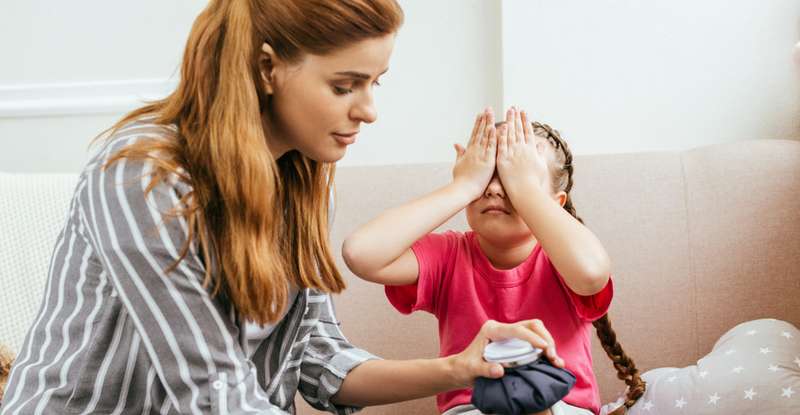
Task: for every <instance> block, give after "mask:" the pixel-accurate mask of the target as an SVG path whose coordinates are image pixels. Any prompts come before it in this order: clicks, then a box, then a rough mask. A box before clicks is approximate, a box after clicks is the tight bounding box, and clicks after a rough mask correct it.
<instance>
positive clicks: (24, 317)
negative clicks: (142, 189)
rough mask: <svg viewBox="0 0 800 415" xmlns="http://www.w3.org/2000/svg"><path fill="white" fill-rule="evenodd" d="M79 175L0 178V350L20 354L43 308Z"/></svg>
mask: <svg viewBox="0 0 800 415" xmlns="http://www.w3.org/2000/svg"><path fill="white" fill-rule="evenodd" d="M76 181H77V175H71V174H8V173H0V195H2V197H0V233H2V234H1V235H0V281H2V289H0V304H2V305H3V307H2V309H3V313H4V314H5V315H4V316H3V318H0V344H5V345H6V346H8V347H9V348H10V349H11V350H12V351H14V352H19V349H20V347H21V346H22V341H23V339H24V337H25V334H26V333H27V332H28V328H29V327H30V326H31V323H33V319H34V317H35V316H36V312H37V311H38V309H39V306H40V304H41V303H42V292H43V291H44V288H45V287H44V286H45V283H46V282H47V271H48V264H49V262H50V255H51V254H52V252H53V247H54V244H55V241H56V238H57V237H58V233H59V231H60V230H61V228H62V227H63V225H64V220H65V219H66V217H67V209H68V206H69V201H70V198H71V196H72V192H73V189H74V187H75V183H76Z"/></svg>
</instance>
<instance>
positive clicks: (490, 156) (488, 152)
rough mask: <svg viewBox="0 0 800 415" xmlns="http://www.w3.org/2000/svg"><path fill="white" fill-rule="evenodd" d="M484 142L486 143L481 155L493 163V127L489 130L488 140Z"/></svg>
mask: <svg viewBox="0 0 800 415" xmlns="http://www.w3.org/2000/svg"><path fill="white" fill-rule="evenodd" d="M486 141H487V143H486V147H485V150H484V153H483V154H484V156H485V157H486V158H487V159H490V160H492V161H494V160H495V158H496V157H497V128H494V125H492V128H491V129H489V139H488V140H486Z"/></svg>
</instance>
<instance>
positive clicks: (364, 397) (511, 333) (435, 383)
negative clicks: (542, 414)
mask: <svg viewBox="0 0 800 415" xmlns="http://www.w3.org/2000/svg"><path fill="white" fill-rule="evenodd" d="M511 337H516V338H520V339H523V340H525V341H528V342H530V343H531V344H532V345H534V346H535V347H538V348H541V349H543V350H545V351H546V355H547V356H548V358H549V359H550V361H551V362H553V364H554V365H556V366H557V367H561V368H563V367H564V361H563V360H562V359H561V358H560V357H558V355H556V352H555V349H554V348H553V344H554V343H553V338H552V337H551V336H550V333H549V332H548V331H547V330H546V329H545V327H544V325H543V324H542V323H541V321H539V320H528V321H521V322H518V323H514V324H503V323H498V322H495V321H487V322H486V323H484V325H483V327H481V330H480V331H479V332H478V333H477V335H476V336H475V338H474V339H473V341H472V343H471V344H470V345H469V346H467V348H466V349H464V351H462V352H461V353H458V354H455V355H452V356H448V357H443V358H438V359H418V360H371V361H368V362H364V363H362V364H360V365H359V366H356V367H355V368H354V369H353V370H351V371H350V372H349V373H348V374H347V377H345V379H344V382H343V384H342V385H341V388H340V389H339V391H338V392H337V393H336V395H334V397H333V401H334V402H336V403H339V404H344V405H353V406H369V405H384V404H388V403H393V402H401V401H407V400H411V399H418V398H423V397H426V396H431V395H435V394H437V393H442V392H446V391H449V390H453V389H460V388H466V387H470V386H471V385H472V384H473V382H474V381H475V378H477V377H487V378H499V377H501V376H503V373H504V370H503V367H502V366H500V365H499V364H496V363H494V364H493V363H488V362H486V361H485V360H483V349H484V347H486V345H487V344H488V343H489V341H490V340H499V339H505V338H511ZM386 385H391V387H386Z"/></svg>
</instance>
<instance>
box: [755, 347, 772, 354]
mask: <svg viewBox="0 0 800 415" xmlns="http://www.w3.org/2000/svg"><path fill="white" fill-rule="evenodd" d="M758 352H759V353H761V354H767V353H772V350H770V349H769V347H762V348H759V349H758Z"/></svg>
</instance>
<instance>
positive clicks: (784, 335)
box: [781, 331, 792, 339]
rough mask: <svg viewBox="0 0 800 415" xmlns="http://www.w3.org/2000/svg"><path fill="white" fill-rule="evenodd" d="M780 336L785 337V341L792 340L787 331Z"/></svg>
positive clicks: (790, 334)
mask: <svg viewBox="0 0 800 415" xmlns="http://www.w3.org/2000/svg"><path fill="white" fill-rule="evenodd" d="M781 336H783V337H786V338H787V339H791V338H792V333H789V332H788V331H784V332H783V333H781Z"/></svg>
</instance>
